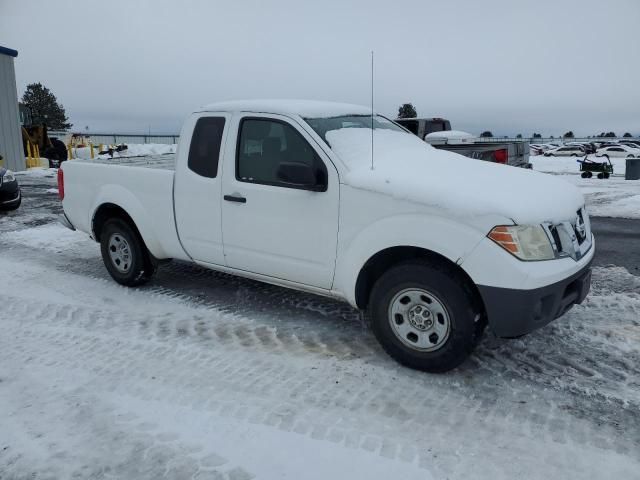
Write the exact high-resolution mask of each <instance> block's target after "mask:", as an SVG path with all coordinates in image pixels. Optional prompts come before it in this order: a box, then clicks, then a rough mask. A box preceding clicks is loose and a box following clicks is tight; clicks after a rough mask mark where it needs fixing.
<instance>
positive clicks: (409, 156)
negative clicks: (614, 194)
mask: <svg viewBox="0 0 640 480" xmlns="http://www.w3.org/2000/svg"><path fill="white" fill-rule="evenodd" d="M326 138H327V141H328V142H329V144H330V145H331V148H332V150H333V151H334V152H336V154H337V155H338V156H339V157H340V158H341V159H342V160H343V161H344V162H345V163H346V164H347V167H348V168H349V172H348V173H347V175H346V177H345V179H344V183H346V184H348V185H351V186H353V187H355V188H361V189H365V190H371V191H376V192H379V193H383V194H386V195H390V196H393V197H395V198H399V199H402V200H409V201H413V202H417V203H421V204H424V205H428V206H431V207H434V208H439V209H443V210H447V211H450V212H451V213H453V214H454V215H455V216H458V217H460V216H481V215H502V216H504V217H507V218H510V219H512V220H513V221H515V222H516V223H518V224H539V223H542V222H545V221H549V222H554V223H556V222H561V221H567V220H573V219H574V218H575V217H576V211H577V210H578V209H580V207H582V206H583V205H584V197H583V196H582V194H581V193H580V192H579V191H578V189H577V188H576V187H575V186H573V185H571V184H569V183H567V182H565V181H564V180H560V179H558V178H555V177H553V176H551V175H548V174H544V173H539V172H534V171H532V170H527V169H522V168H516V167H509V166H506V165H500V164H496V163H490V162H486V161H482V160H474V159H471V158H467V157H464V156H462V155H458V154H456V153H451V152H447V151H444V150H437V149H435V148H433V147H432V146H430V145H428V144H427V143H425V142H423V141H422V140H420V139H419V138H418V137H416V136H415V135H412V134H407V133H404V132H396V131H392V130H384V129H376V130H374V147H373V148H374V169H373V170H371V130H370V129H367V128H342V129H339V130H331V131H329V132H327V134H326Z"/></svg>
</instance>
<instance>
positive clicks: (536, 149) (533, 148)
mask: <svg viewBox="0 0 640 480" xmlns="http://www.w3.org/2000/svg"><path fill="white" fill-rule="evenodd" d="M547 150H548V149H546V148H544V147H543V146H542V145H537V144H533V143H532V144H530V145H529V154H530V155H542V154H543V153H544V152H545V151H547Z"/></svg>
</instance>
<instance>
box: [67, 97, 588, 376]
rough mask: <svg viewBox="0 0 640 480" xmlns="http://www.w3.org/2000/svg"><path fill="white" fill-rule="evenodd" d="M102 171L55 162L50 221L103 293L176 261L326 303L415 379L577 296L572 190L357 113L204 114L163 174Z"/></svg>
mask: <svg viewBox="0 0 640 480" xmlns="http://www.w3.org/2000/svg"><path fill="white" fill-rule="evenodd" d="M372 127H373V129H372ZM372 145H373V155H372ZM110 163H111V162H110V161H87V160H84V161H82V160H73V161H69V162H65V163H64V164H63V166H62V167H61V168H60V170H59V171H58V183H59V192H60V196H61V198H62V200H63V206H64V216H63V217H62V218H61V220H62V221H63V223H64V224H65V225H66V226H68V227H69V228H73V229H78V230H80V231H83V232H86V233H88V234H89V235H91V237H92V238H93V239H95V240H96V241H97V242H100V244H101V250H102V257H103V260H104V264H105V266H106V268H107V270H108V271H109V273H110V274H111V276H112V277H113V278H114V279H115V280H116V281H117V282H119V283H121V284H123V285H128V286H135V285H139V284H142V283H144V282H146V281H148V280H149V279H150V278H151V276H152V275H153V273H154V271H155V270H156V268H157V265H158V263H159V261H160V260H163V259H177V260H181V261H187V262H195V263H197V264H199V265H201V266H203V267H207V268H211V269H214V270H220V271H223V272H229V273H233V274H237V275H242V276H245V277H249V278H253V279H257V280H261V281H265V282H269V283H273V284H277V285H281V286H285V287H290V288H294V289H299V290H305V291H308V292H314V293H317V294H321V295H327V296H331V297H335V298H339V299H342V300H345V301H347V302H349V303H350V304H351V305H353V306H354V307H356V308H358V309H360V310H363V311H365V312H366V313H367V316H368V318H369V319H370V321H371V327H372V330H373V332H374V333H375V335H376V337H377V338H378V340H379V342H380V343H381V344H382V346H383V347H384V349H385V350H386V351H387V352H388V353H389V354H390V355H391V356H392V357H394V358H395V359H397V360H398V361H400V362H401V363H403V364H405V365H408V366H410V367H413V368H418V369H422V370H426V371H432V372H437V371H446V370H449V369H451V368H453V367H455V366H457V365H459V364H460V363H461V362H462V361H463V360H464V359H465V358H466V357H467V356H468V355H469V354H470V353H471V352H472V351H473V349H474V347H475V346H476V344H477V343H478V340H479V338H480V337H481V334H482V332H483V329H484V327H485V326H486V325H487V323H488V325H489V326H490V327H491V328H492V330H493V331H494V332H495V333H496V334H497V335H498V336H502V337H517V336H520V335H524V334H526V333H528V332H530V331H532V330H534V329H536V328H538V327H541V326H543V325H545V324H547V323H548V322H550V321H551V320H553V319H555V318H557V317H559V316H561V315H562V314H564V313H565V312H566V311H567V310H568V309H569V308H570V307H571V306H572V305H574V304H577V303H580V302H582V300H583V299H584V298H585V296H586V295H587V293H588V291H589V287H590V282H591V274H590V272H591V270H590V264H591V259H592V258H593V255H594V250H595V246H594V239H593V236H592V234H591V228H590V224H589V217H588V216H587V213H586V211H585V209H584V199H583V197H582V195H581V194H580V193H579V192H578V191H577V189H576V188H575V187H573V186H572V185H570V184H568V183H565V182H564V181H562V180H560V179H557V178H555V177H553V176H550V175H545V174H542V173H538V172H533V171H529V170H523V169H519V168H512V167H508V166H504V165H499V164H493V163H486V162H478V161H475V160H472V159H469V158H466V157H463V156H461V155H457V154H454V153H451V152H446V151H442V150H436V149H434V148H433V147H431V146H430V145H428V144H426V143H425V142H423V141H421V140H420V139H419V138H417V137H416V136H414V135H412V134H411V133H409V132H407V131H406V130H404V129H403V128H401V127H399V126H398V125H396V124H395V123H393V122H392V121H390V120H388V119H387V118H385V117H383V116H380V115H377V114H376V115H372V114H371V110H370V109H368V108H365V107H360V106H354V105H345V104H335V103H324V102H306V101H245V102H226V103H218V104H213V105H209V106H207V107H205V108H202V109H201V110H198V111H197V112H195V113H193V114H192V115H191V116H190V117H189V118H188V119H187V120H186V122H185V124H184V127H183V129H182V133H181V136H180V144H179V146H178V149H177V153H176V155H175V158H170V157H167V158H165V160H164V161H154V160H153V159H142V161H140V159H138V160H135V161H133V160H132V161H131V162H129V164H126V163H125V164H115V165H114V164H110ZM144 163H148V164H149V165H142V164H144ZM148 167H154V168H148Z"/></svg>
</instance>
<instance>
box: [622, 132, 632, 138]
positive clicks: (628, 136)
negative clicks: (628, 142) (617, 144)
mask: <svg viewBox="0 0 640 480" xmlns="http://www.w3.org/2000/svg"><path fill="white" fill-rule="evenodd" d="M623 137H624V138H631V137H633V135H631V134H630V133H629V132H625V134H624V135H623Z"/></svg>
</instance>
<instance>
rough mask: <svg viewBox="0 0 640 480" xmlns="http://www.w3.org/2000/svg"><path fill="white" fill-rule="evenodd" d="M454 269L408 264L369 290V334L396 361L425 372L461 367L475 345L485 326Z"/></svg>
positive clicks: (393, 269)
mask: <svg viewBox="0 0 640 480" xmlns="http://www.w3.org/2000/svg"><path fill="white" fill-rule="evenodd" d="M479 310H480V309H479V308H478V307H477V306H476V302H474V296H473V293H472V291H471V289H470V288H469V286H468V285H467V284H466V280H465V279H464V278H462V276H461V275H459V274H458V272H456V271H455V270H454V269H452V268H450V267H447V266H443V265H432V264H429V263H427V262H425V261H411V262H407V263H403V264H400V265H398V266H396V267H393V268H391V269H390V270H388V271H387V272H386V273H384V274H383V275H382V276H381V277H380V278H379V279H378V281H377V282H376V284H375V285H374V287H373V290H372V291H371V300H370V303H369V316H370V319H371V327H372V330H373V332H374V334H375V336H376V338H377V339H378V341H379V342H380V344H381V345H382V347H383V348H384V349H385V351H386V352H387V353H388V354H389V355H390V356H391V357H393V358H394V359H395V360H397V361H398V362H400V363H402V364H403V365H406V366H408V367H411V368H415V369H418V370H424V371H427V372H445V371H447V370H451V369H452V368H455V367H457V366H458V365H460V364H461V363H462V362H463V361H464V360H465V359H466V358H467V357H468V356H469V354H470V353H471V352H472V351H473V349H474V348H475V346H476V345H477V343H478V341H479V339H480V337H481V336H482V331H483V330H484V326H485V324H486V322H485V321H484V319H483V317H482V315H481V312H480V311H479Z"/></svg>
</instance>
